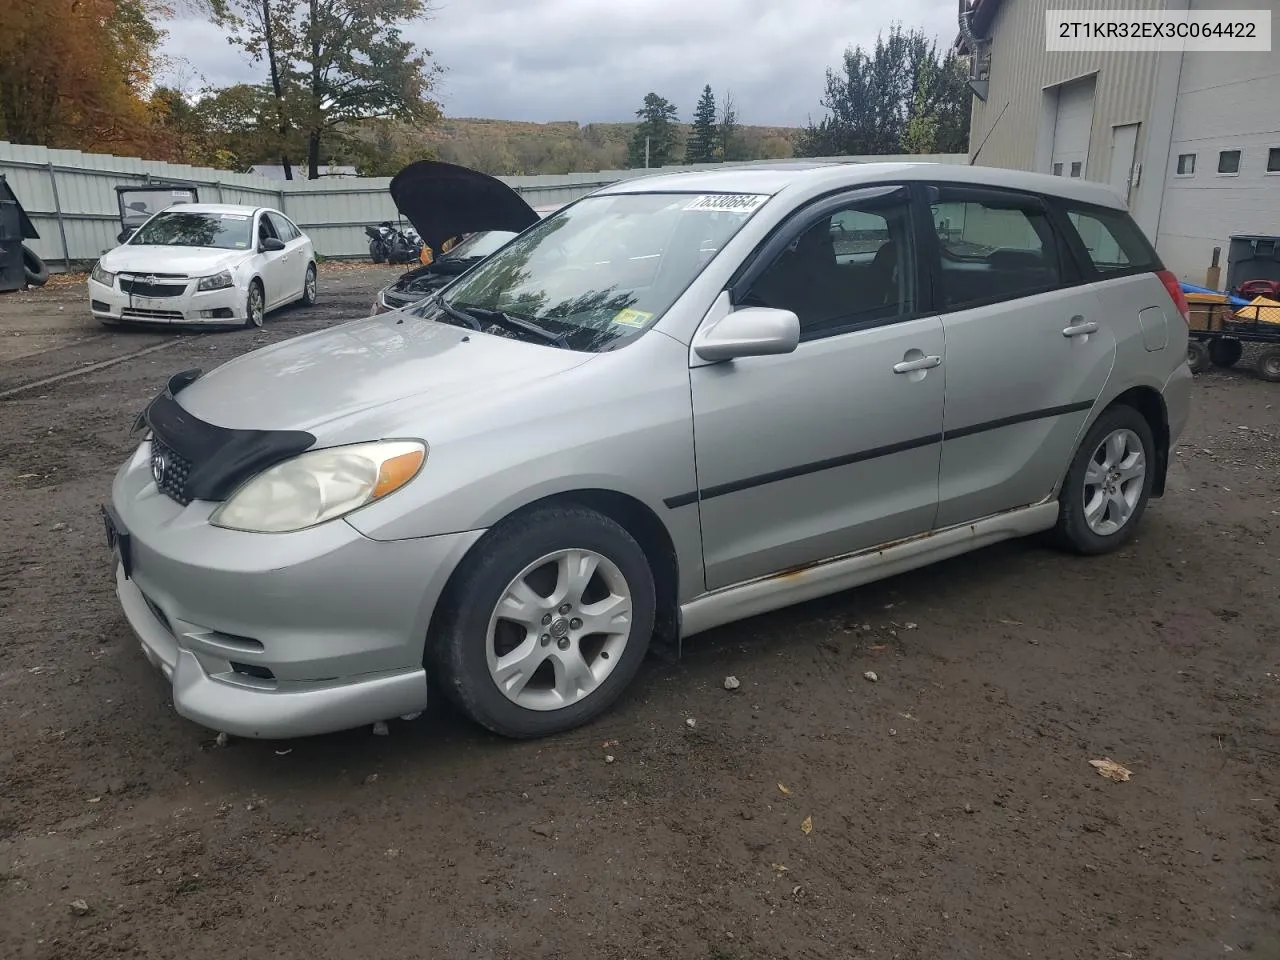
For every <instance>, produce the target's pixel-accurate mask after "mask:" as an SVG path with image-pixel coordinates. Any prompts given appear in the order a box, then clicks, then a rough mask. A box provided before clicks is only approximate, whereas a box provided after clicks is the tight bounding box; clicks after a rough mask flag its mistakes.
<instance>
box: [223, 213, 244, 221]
mask: <svg viewBox="0 0 1280 960" xmlns="http://www.w3.org/2000/svg"><path fill="white" fill-rule="evenodd" d="M222 219H223V220H248V219H249V218H248V217H247V216H246V215H245V214H243V213H224V214H223V215H222Z"/></svg>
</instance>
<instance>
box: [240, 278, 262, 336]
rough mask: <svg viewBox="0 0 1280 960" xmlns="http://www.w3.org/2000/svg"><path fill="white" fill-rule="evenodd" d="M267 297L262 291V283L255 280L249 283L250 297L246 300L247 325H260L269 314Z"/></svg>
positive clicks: (245, 318)
mask: <svg viewBox="0 0 1280 960" xmlns="http://www.w3.org/2000/svg"><path fill="white" fill-rule="evenodd" d="M266 307H267V303H266V297H265V296H264V295H263V293H262V284H261V283H260V282H259V281H257V280H254V281H253V282H252V283H251V284H249V299H248V300H247V301H246V302H245V309H244V313H245V317H244V325H245V326H246V327H250V328H252V327H260V326H262V322H263V320H265V319H266V316H267V309H266Z"/></svg>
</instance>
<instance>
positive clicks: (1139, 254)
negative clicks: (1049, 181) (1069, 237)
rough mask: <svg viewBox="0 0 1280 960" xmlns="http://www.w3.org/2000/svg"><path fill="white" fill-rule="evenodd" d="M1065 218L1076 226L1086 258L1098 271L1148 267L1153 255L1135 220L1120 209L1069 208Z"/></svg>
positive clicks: (1150, 266) (1153, 257)
mask: <svg viewBox="0 0 1280 960" xmlns="http://www.w3.org/2000/svg"><path fill="white" fill-rule="evenodd" d="M1067 219H1068V220H1070V221H1071V225H1072V226H1073V227H1075V229H1076V233H1077V234H1079V236H1080V240H1081V242H1082V243H1083V244H1084V248H1085V250H1086V251H1088V254H1089V260H1090V261H1091V262H1092V263H1093V266H1094V268H1095V269H1096V270H1097V271H1098V272H1099V273H1101V274H1104V275H1105V274H1113V273H1124V272H1130V271H1133V270H1150V269H1153V268H1154V267H1155V264H1156V258H1155V254H1154V252H1153V251H1152V249H1151V246H1150V244H1149V243H1147V241H1146V238H1145V237H1143V235H1142V232H1141V231H1140V230H1139V229H1138V226H1137V224H1135V223H1134V222H1133V220H1132V219H1130V218H1129V216H1128V215H1127V214H1125V213H1123V212H1121V211H1119V210H1089V211H1084V210H1078V209H1069V210H1068V211H1067Z"/></svg>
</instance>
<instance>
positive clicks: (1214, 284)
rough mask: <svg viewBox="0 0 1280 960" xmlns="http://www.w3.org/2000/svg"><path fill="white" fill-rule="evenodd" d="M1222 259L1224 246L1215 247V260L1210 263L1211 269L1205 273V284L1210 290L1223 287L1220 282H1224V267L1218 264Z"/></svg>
mask: <svg viewBox="0 0 1280 960" xmlns="http://www.w3.org/2000/svg"><path fill="white" fill-rule="evenodd" d="M1221 260H1222V248H1221V247H1214V248H1213V260H1212V261H1210V263H1209V269H1208V270H1206V271H1205V273H1204V285H1205V286H1206V287H1208V288H1209V289H1210V290H1219V289H1221V288H1220V287H1219V286H1218V284H1220V283H1221V282H1222V267H1220V266H1219V265H1218V264H1219V263H1220V262H1221Z"/></svg>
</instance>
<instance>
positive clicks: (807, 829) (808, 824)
mask: <svg viewBox="0 0 1280 960" xmlns="http://www.w3.org/2000/svg"><path fill="white" fill-rule="evenodd" d="M800 829H801V830H803V831H804V833H805V836H808V835H809V834H811V833H813V817H805V818H804V819H803V820H802V821H800Z"/></svg>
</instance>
